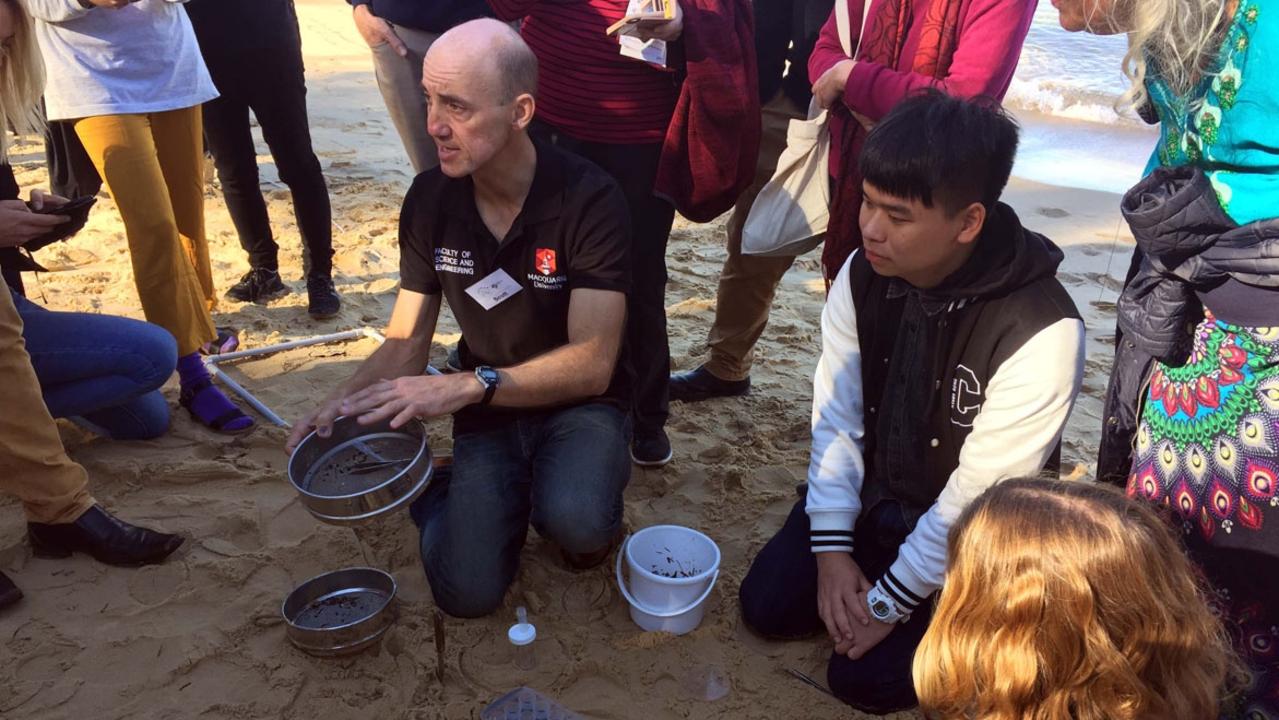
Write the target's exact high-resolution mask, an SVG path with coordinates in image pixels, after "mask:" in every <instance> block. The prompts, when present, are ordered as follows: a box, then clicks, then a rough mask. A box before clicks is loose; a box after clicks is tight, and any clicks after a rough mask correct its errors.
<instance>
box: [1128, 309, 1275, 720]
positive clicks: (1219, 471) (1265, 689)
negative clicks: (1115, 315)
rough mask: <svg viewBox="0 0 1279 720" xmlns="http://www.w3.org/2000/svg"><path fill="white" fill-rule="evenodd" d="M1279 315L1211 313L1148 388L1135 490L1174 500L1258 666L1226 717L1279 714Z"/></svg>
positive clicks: (1131, 487)
mask: <svg viewBox="0 0 1279 720" xmlns="http://www.w3.org/2000/svg"><path fill="white" fill-rule="evenodd" d="M1277 489H1279V327H1272V328H1244V327H1238V326H1234V325H1228V324H1226V323H1224V322H1221V321H1219V320H1217V319H1216V318H1215V317H1213V316H1212V314H1211V313H1205V317H1204V320H1203V322H1202V323H1200V324H1199V326H1198V327H1197V328H1196V334H1195V342H1194V352H1193V353H1192V355H1191V357H1190V360H1189V361H1188V362H1187V363H1186V364H1185V365H1183V366H1181V367H1175V368H1174V367H1168V366H1167V365H1163V364H1160V365H1159V366H1158V367H1157V368H1156V369H1155V371H1154V373H1153V374H1152V376H1151V381H1150V390H1149V392H1148V393H1147V394H1146V395H1145V396H1144V398H1143V405H1142V409H1141V421H1140V423H1139V425H1138V429H1137V443H1136V459H1135V461H1134V464H1133V472H1132V475H1130V476H1129V479H1128V494H1129V495H1131V496H1134V497H1139V498H1144V499H1146V500H1148V501H1150V502H1153V503H1157V504H1160V505H1164V506H1166V507H1167V508H1168V509H1169V510H1170V512H1171V513H1172V516H1173V517H1174V518H1176V519H1177V521H1179V524H1180V525H1181V529H1182V531H1183V533H1184V537H1185V542H1186V547H1187V550H1188V551H1189V552H1190V555H1191V557H1192V558H1193V559H1194V560H1195V562H1196V564H1198V566H1199V567H1200V568H1201V569H1202V571H1203V573H1204V575H1205V577H1206V578H1207V580H1208V582H1209V583H1210V584H1211V585H1212V587H1213V589H1214V590H1215V591H1216V596H1215V598H1214V601H1215V603H1214V604H1215V605H1216V606H1217V608H1216V609H1217V610H1219V612H1220V614H1221V616H1222V617H1223V618H1224V619H1225V621H1226V625H1227V629H1228V631H1229V632H1230V633H1231V635H1232V639H1233V640H1234V643H1235V647H1236V649H1237V650H1238V651H1239V653H1240V655H1241V656H1242V658H1243V660H1244V662H1245V663H1246V664H1247V665H1248V667H1249V668H1250V670H1251V671H1252V678H1251V680H1252V682H1251V686H1250V687H1249V688H1247V689H1246V691H1245V692H1244V693H1243V695H1244V697H1241V698H1238V699H1237V703H1236V704H1232V707H1230V708H1228V709H1227V712H1226V714H1225V715H1224V717H1229V718H1247V719H1248V720H1279V494H1277V492H1276V490H1277Z"/></svg>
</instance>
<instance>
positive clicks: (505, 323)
mask: <svg viewBox="0 0 1279 720" xmlns="http://www.w3.org/2000/svg"><path fill="white" fill-rule="evenodd" d="M534 147H536V149H537V169H536V171H535V173H534V175H533V184H532V186H531V187H530V188H529V193H528V197H527V198H526V199H525V200H524V207H523V208H522V209H521V210H520V213H519V215H517V216H516V218H515V222H514V223H512V225H511V229H510V231H508V232H507V234H506V237H505V238H502V240H501V241H500V242H499V241H498V240H497V239H496V238H494V237H493V234H492V233H491V232H489V229H488V227H487V226H485V225H484V221H483V220H482V219H481V218H480V213H479V209H478V208H477V207H476V206H475V190H474V183H473V181H472V180H471V178H470V177H465V178H457V179H454V178H449V177H448V176H446V175H444V173H442V172H440V170H439V168H436V169H434V170H428V171H427V172H424V173H422V174H421V175H418V176H417V178H416V179H415V180H414V181H413V186H412V187H411V188H409V192H408V195H407V196H406V197H405V198H404V208H403V210H402V211H401V214H400V284H401V287H403V288H404V289H405V290H410V291H413V292H418V293H422V294H424V295H435V294H438V293H443V295H444V299H445V301H446V302H447V303H448V305H449V308H450V309H451V310H452V311H453V316H454V317H455V318H456V319H457V323H458V325H459V326H460V327H461V329H462V341H461V342H460V343H459V344H458V351H459V355H460V356H461V361H462V366H463V368H464V369H467V370H471V369H474V368H475V367H477V366H479V365H491V366H493V367H499V368H500V367H510V366H513V365H518V364H520V363H522V362H525V361H527V360H530V359H532V358H535V357H537V356H539V355H542V354H544V353H546V352H549V351H551V350H554V349H555V348H558V347H561V346H563V345H565V344H567V343H568V306H569V295H570V293H571V292H572V291H573V290H575V289H578V288H590V289H596V290H612V291H616V292H621V293H627V292H629V291H630V287H631V258H630V247H631V223H630V214H629V212H628V210H627V206H626V200H625V198H624V197H623V196H622V193H621V190H619V189H618V187H617V184H616V183H615V182H614V181H613V179H612V178H611V177H609V176H608V175H607V174H606V173H605V172H604V171H603V170H601V169H599V168H598V167H596V166H595V165H593V164H591V163H590V162H588V161H586V160H584V159H582V158H580V157H578V156H576V155H573V154H571V153H568V152H566V151H564V150H561V149H559V148H556V147H554V146H553V145H548V144H544V143H541V142H537V141H534ZM499 269H500V270H502V271H504V272H505V273H506V274H507V275H508V276H510V278H511V279H512V280H514V281H515V282H516V283H518V284H519V286H520V290H519V291H518V292H516V293H515V294H513V295H511V296H510V297H508V298H506V299H505V300H503V301H501V302H500V303H498V304H497V305H495V306H493V307H491V308H490V309H488V310H485V309H484V307H483V306H482V305H481V304H480V303H479V302H478V301H477V300H476V299H475V298H473V297H472V296H471V295H469V294H468V293H467V292H466V290H467V288H470V287H472V286H473V285H476V284H477V283H479V282H480V280H482V279H486V278H489V277H490V276H491V275H492V274H493V273H495V272H497V271H498V270H499ZM623 357H625V355H624V353H623ZM629 374H630V373H629V368H628V366H627V363H626V362H624V361H619V362H618V364H617V368H616V369H615V370H614V372H613V380H612V382H611V383H610V385H609V388H608V391H607V392H606V393H605V394H604V395H602V396H600V397H598V398H591V399H589V400H587V401H585V402H592V401H603V402H608V403H610V404H613V405H615V406H617V407H619V408H622V409H626V408H627V407H629V394H630V383H629ZM528 412H530V411H529V410H517V409H512V408H497V407H479V406H471V407H468V408H465V409H463V410H462V411H460V412H459V413H457V415H456V416H455V419H454V432H469V431H472V430H476V429H481V428H483V427H488V426H492V425H493V424H494V423H495V422H499V421H503V420H509V419H511V418H514V417H517V416H519V415H521V414H524V413H528ZM533 412H536V410H535V411H533Z"/></svg>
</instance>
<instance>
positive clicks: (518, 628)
mask: <svg viewBox="0 0 1279 720" xmlns="http://www.w3.org/2000/svg"><path fill="white" fill-rule="evenodd" d="M506 637H507V639H509V640H510V641H511V644H512V645H530V644H532V642H533V641H534V640H536V639H537V628H535V627H533V625H532V623H516V624H514V625H512V626H511V629H510V630H507V631H506Z"/></svg>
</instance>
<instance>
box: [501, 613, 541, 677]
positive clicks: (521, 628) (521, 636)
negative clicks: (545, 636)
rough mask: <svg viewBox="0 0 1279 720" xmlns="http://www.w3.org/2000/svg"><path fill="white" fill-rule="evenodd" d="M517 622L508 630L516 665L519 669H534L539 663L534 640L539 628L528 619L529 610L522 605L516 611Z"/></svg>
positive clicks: (507, 634) (507, 635)
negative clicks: (534, 649) (534, 648)
mask: <svg viewBox="0 0 1279 720" xmlns="http://www.w3.org/2000/svg"><path fill="white" fill-rule="evenodd" d="M515 619H516V623H515V624H514V625H512V626H511V629H510V630H507V631H506V637H507V639H508V640H510V641H511V645H512V649H513V650H514V654H515V660H514V662H515V667H516V669H519V670H532V669H533V668H534V667H535V666H536V665H537V659H536V658H535V657H534V656H533V641H534V640H536V639H537V628H535V627H533V626H532V625H531V624H530V623H529V621H528V611H527V610H525V609H524V608H523V607H520V608H519V609H517V610H516V611H515Z"/></svg>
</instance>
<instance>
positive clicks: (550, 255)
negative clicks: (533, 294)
mask: <svg viewBox="0 0 1279 720" xmlns="http://www.w3.org/2000/svg"><path fill="white" fill-rule="evenodd" d="M559 269H560V267H559V259H558V258H557V257H556V256H555V251H554V250H552V249H551V248H538V249H537V250H535V251H534V252H533V270H534V272H531V273H529V274H528V279H529V282H530V283H532V284H533V287H534V288H535V289H537V290H563V289H564V288H566V287H568V276H567V275H564V274H563V273H559ZM557 273H559V274H557Z"/></svg>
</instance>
